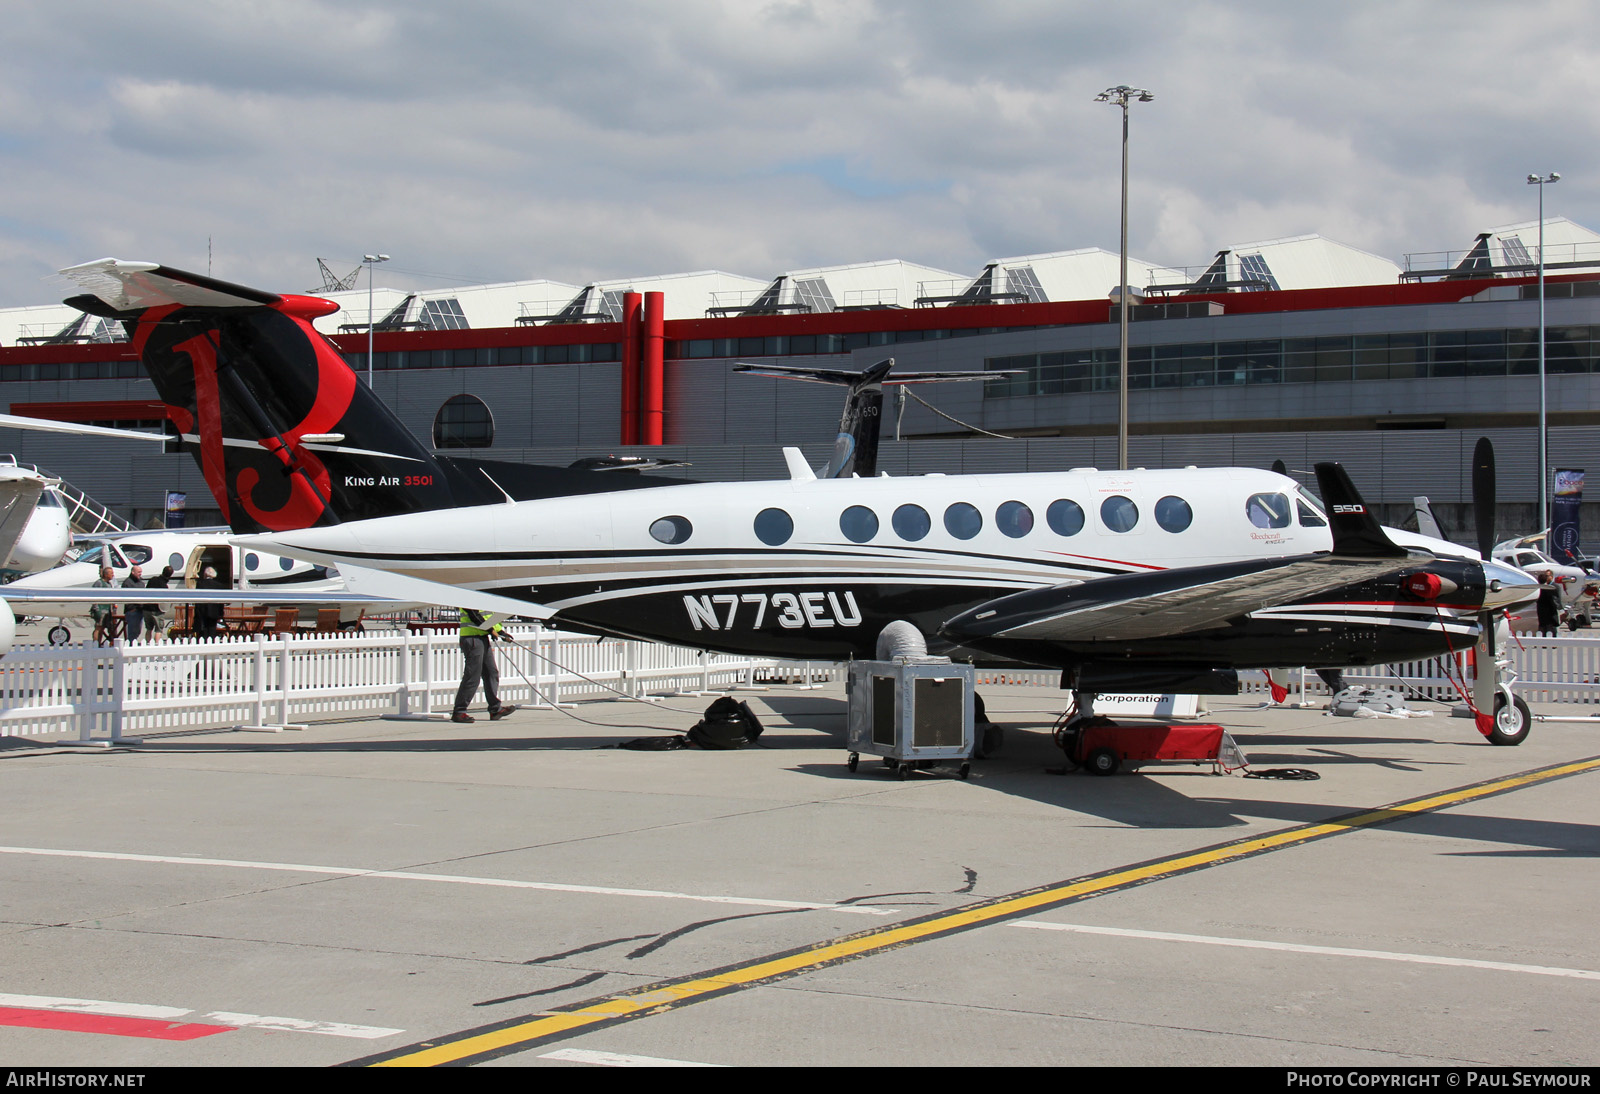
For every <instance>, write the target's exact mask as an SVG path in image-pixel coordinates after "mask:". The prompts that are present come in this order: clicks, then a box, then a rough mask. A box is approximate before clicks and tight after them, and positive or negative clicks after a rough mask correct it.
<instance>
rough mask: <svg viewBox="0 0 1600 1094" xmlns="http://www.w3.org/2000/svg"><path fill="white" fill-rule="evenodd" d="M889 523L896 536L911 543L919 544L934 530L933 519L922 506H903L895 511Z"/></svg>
mask: <svg viewBox="0 0 1600 1094" xmlns="http://www.w3.org/2000/svg"><path fill="white" fill-rule="evenodd" d="M889 523H890V525H891V526H893V528H894V534H895V535H897V536H899V537H900V538H901V539H903V540H907V541H908V542H911V543H915V542H917V540H919V539H921V538H923V537H924V536H926V535H927V534H928V533H929V532H930V531H931V530H932V529H933V518H932V517H930V516H928V511H927V510H926V509H924V508H923V507H922V506H920V505H902V506H901V507H900V508H898V509H896V510H895V511H894V516H892V517H890V518H889Z"/></svg>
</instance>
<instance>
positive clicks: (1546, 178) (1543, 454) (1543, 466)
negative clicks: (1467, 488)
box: [1528, 171, 1561, 547]
mask: <svg viewBox="0 0 1600 1094" xmlns="http://www.w3.org/2000/svg"><path fill="white" fill-rule="evenodd" d="M1560 179H1561V176H1560V175H1559V174H1558V173H1556V172H1555V171H1552V172H1550V173H1549V174H1548V175H1529V176H1528V185H1529V186H1537V187H1538V188H1539V527H1540V528H1541V529H1548V528H1549V527H1550V471H1549V467H1550V453H1549V451H1548V449H1549V444H1550V441H1549V434H1548V431H1547V428H1546V426H1545V395H1544V188H1545V187H1546V186H1548V185H1550V184H1551V183H1554V182H1559V181H1560ZM1545 546H1546V547H1548V546H1550V544H1548V543H1547V544H1545Z"/></svg>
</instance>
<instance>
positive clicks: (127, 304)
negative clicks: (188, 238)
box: [61, 258, 283, 315]
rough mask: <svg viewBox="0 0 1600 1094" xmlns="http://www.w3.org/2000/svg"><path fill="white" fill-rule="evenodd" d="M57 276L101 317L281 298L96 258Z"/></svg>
mask: <svg viewBox="0 0 1600 1094" xmlns="http://www.w3.org/2000/svg"><path fill="white" fill-rule="evenodd" d="M61 276H62V277H65V278H66V279H67V280H69V281H73V282H76V283H77V284H78V285H80V286H81V287H82V288H84V289H85V290H86V291H88V292H89V293H90V294H91V295H92V296H95V297H97V298H98V299H99V300H101V301H102V302H103V306H102V307H101V308H99V309H98V310H96V311H93V312H91V314H95V315H99V314H103V313H104V312H105V311H106V309H107V308H109V309H110V310H111V311H113V312H132V311H139V310H142V309H144V308H152V307H159V306H161V305H164V304H183V305H186V306H190V307H204V308H259V307H261V306H262V305H263V304H276V303H277V302H278V301H280V300H282V299H283V297H281V296H279V295H278V294H277V293H269V292H262V291H261V290H260V289H252V288H248V287H246V286H244V285H234V284H230V283H229V282H227V281H216V280H214V279H212V278H209V277H202V276H200V275H199V274H192V273H188V272H186V271H184V270H175V269H172V268H171V267H169V266H161V265H158V264H157V263H154V262H128V261H126V260H124V259H120V258H101V259H97V260H95V261H94V262H85V263H83V264H82V265H80V266H68V267H67V268H66V269H64V270H62V271H61ZM67 303H69V304H71V303H73V301H71V300H69V301H67ZM83 310H85V311H88V310H89V309H87V308H85V309H83Z"/></svg>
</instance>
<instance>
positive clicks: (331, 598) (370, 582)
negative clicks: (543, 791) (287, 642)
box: [0, 566, 555, 619]
mask: <svg viewBox="0 0 1600 1094" xmlns="http://www.w3.org/2000/svg"><path fill="white" fill-rule="evenodd" d="M339 572H340V574H341V575H342V576H343V577H344V579H345V588H343V589H321V590H310V589H302V590H300V591H298V592H297V591H295V590H294V589H293V588H289V587H279V588H272V589H261V588H255V589H125V588H122V587H121V586H113V587H111V588H77V589H19V588H16V587H15V586H13V585H0V599H3V600H5V601H7V602H8V603H11V604H23V605H26V604H53V605H63V606H67V605H78V604H81V605H84V606H85V607H87V606H88V605H90V604H264V605H269V606H271V605H283V606H285V607H287V606H288V605H291V604H326V605H334V604H360V605H365V606H369V607H371V608H373V609H375V610H379V611H382V610H385V609H390V608H399V607H401V606H402V605H411V604H441V605H445V606H447V607H452V608H475V609H477V610H478V611H485V612H494V613H496V614H498V615H519V616H523V617H524V618H528V619H547V618H549V617H550V616H551V615H553V614H555V613H554V612H552V611H551V610H550V609H549V608H546V607H545V606H544V605H542V604H534V603H530V602H526V601H521V600H512V599H511V598H509V597H504V596H497V595H495V594H494V593H484V592H479V591H478V590H476V589H465V588H457V587H455V586H451V585H442V584H440V583H438V582H435V581H424V580H421V579H420V578H409V577H402V576H400V575H398V574H388V573H382V572H380V571H377V570H366V569H363V568H362V567H358V566H346V567H343V568H341V569H340V571H339Z"/></svg>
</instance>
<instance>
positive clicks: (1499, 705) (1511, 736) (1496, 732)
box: [1489, 692, 1533, 745]
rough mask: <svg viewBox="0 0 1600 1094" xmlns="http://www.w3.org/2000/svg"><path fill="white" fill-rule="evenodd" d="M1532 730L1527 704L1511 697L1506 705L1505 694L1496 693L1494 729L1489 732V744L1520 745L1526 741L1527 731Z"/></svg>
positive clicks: (1531, 713)
mask: <svg viewBox="0 0 1600 1094" xmlns="http://www.w3.org/2000/svg"><path fill="white" fill-rule="evenodd" d="M1532 728H1533V712H1532V711H1530V710H1529V709H1528V704H1527V703H1524V702H1523V701H1522V700H1521V699H1520V698H1518V697H1516V696H1513V697H1512V699H1511V702H1510V704H1507V703H1506V696H1505V693H1504V692H1498V693H1496V695H1495V697H1494V728H1493V729H1491V730H1490V731H1489V743H1490V744H1492V745H1520V744H1521V743H1522V742H1523V741H1525V740H1527V738H1528V731H1529V730H1530V729H1532Z"/></svg>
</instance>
